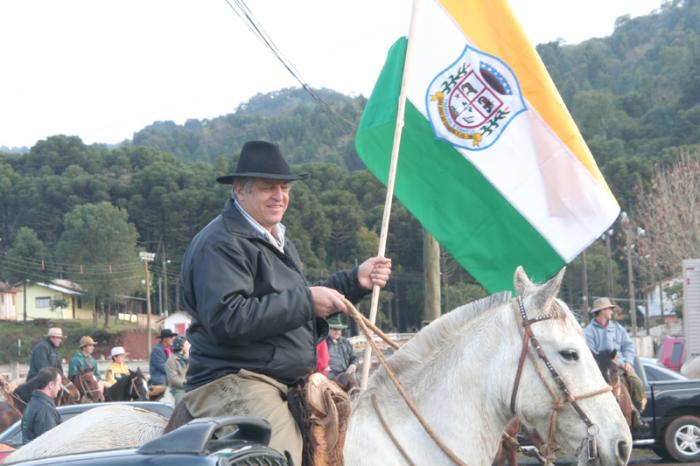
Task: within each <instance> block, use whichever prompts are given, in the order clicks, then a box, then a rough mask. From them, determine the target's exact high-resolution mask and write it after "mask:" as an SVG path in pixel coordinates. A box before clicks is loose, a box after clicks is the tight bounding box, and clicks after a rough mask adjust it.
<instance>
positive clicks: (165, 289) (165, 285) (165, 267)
mask: <svg viewBox="0 0 700 466" xmlns="http://www.w3.org/2000/svg"><path fill="white" fill-rule="evenodd" d="M168 262H170V261H169V260H166V258H165V244H163V298H162V299H163V312H164V314H163V315H164V316H167V315H168Z"/></svg>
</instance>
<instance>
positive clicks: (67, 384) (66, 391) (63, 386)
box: [56, 376, 73, 406]
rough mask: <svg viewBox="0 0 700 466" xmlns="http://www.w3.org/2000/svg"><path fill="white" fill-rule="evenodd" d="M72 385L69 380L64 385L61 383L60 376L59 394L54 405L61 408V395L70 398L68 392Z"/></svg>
mask: <svg viewBox="0 0 700 466" xmlns="http://www.w3.org/2000/svg"><path fill="white" fill-rule="evenodd" d="M71 385H73V382H71V381H70V380H69V381H68V383H66V384H64V383H63V376H61V393H60V394H59V395H58V402H57V403H56V404H57V406H61V400H62V399H63V396H62V394H63V393H65V394H66V395H67V396H70V390H69V387H70V386H71Z"/></svg>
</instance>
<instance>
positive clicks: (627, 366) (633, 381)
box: [584, 298, 647, 411]
mask: <svg viewBox="0 0 700 466" xmlns="http://www.w3.org/2000/svg"><path fill="white" fill-rule="evenodd" d="M616 308H617V305H615V304H613V303H612V301H610V298H598V299H596V300H595V301H593V309H591V314H592V315H593V320H591V322H590V323H589V324H588V326H586V329H585V330H584V334H585V335H586V343H587V344H588V347H589V348H590V349H591V351H592V352H593V353H594V354H598V353H599V352H601V351H605V350H607V351H613V350H615V351H617V356H616V358H615V362H616V363H617V364H618V365H619V366H620V367H622V369H624V371H625V372H626V373H627V378H628V380H629V385H630V396H631V398H632V402H633V403H634V405H635V407H636V408H637V409H638V410H639V411H643V410H644V406H645V405H646V401H647V400H646V394H645V392H644V384H643V383H642V381H641V380H640V379H639V377H638V376H637V374H636V373H635V371H634V359H635V358H636V357H637V354H636V351H635V349H634V344H633V343H632V340H631V339H630V337H629V335H628V334H627V330H625V328H624V327H623V326H622V325H620V324H618V323H617V322H615V320H613V318H612V317H613V314H614V312H615V309H616Z"/></svg>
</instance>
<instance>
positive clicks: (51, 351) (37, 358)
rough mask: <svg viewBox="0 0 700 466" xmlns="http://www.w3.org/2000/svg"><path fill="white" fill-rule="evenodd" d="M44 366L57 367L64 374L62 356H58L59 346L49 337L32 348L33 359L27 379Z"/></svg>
mask: <svg viewBox="0 0 700 466" xmlns="http://www.w3.org/2000/svg"><path fill="white" fill-rule="evenodd" d="M44 367H55V368H56V369H58V372H60V373H61V374H63V367H62V366H61V358H60V357H59V356H58V348H56V347H55V346H54V345H53V344H51V342H50V341H49V339H48V337H47V338H44V339H43V340H41V341H40V342H39V343H37V344H36V345H35V346H34V349H32V360H31V362H30V363H29V372H27V380H31V379H32V378H33V377H34V376H35V375H37V374H38V373H39V371H40V370H41V369H43V368H44Z"/></svg>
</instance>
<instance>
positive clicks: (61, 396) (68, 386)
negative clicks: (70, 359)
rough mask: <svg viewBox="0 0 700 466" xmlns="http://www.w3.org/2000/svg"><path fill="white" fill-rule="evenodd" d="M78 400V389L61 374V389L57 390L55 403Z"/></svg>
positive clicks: (61, 403)
mask: <svg viewBox="0 0 700 466" xmlns="http://www.w3.org/2000/svg"><path fill="white" fill-rule="evenodd" d="M79 402H80V391H79V390H78V387H76V386H75V385H74V384H73V382H71V381H70V379H68V377H65V376H61V391H60V392H58V396H57V401H56V404H58V405H72V404H76V403H79Z"/></svg>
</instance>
